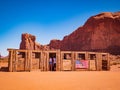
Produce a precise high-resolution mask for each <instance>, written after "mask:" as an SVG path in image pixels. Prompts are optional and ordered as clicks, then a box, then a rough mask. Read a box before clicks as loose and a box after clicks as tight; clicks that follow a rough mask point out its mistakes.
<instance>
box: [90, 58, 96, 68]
mask: <svg viewBox="0 0 120 90" xmlns="http://www.w3.org/2000/svg"><path fill="white" fill-rule="evenodd" d="M90 70H96V63H95V60H90Z"/></svg>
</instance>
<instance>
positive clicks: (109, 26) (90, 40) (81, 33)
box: [20, 12, 120, 54]
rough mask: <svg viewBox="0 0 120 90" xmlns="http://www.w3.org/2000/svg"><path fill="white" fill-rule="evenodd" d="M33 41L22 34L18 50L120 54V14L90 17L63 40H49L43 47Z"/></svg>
mask: <svg viewBox="0 0 120 90" xmlns="http://www.w3.org/2000/svg"><path fill="white" fill-rule="evenodd" d="M35 40H36V38H35V36H33V35H31V34H22V41H21V44H20V49H32V50H41V49H42V50H43V49H44V50H48V49H61V50H71V51H79V50H80V51H104V52H110V53H113V54H120V12H116V13H110V12H105V13H101V14H98V15H95V16H92V17H90V18H89V19H88V20H87V22H86V23H85V24H84V25H83V26H82V27H79V28H78V29H77V30H75V31H74V32H72V33H71V34H70V35H68V36H65V37H64V38H63V40H51V41H50V43H49V44H48V45H45V46H43V45H40V44H37V43H36V42H35Z"/></svg>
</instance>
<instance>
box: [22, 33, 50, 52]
mask: <svg viewBox="0 0 120 90" xmlns="http://www.w3.org/2000/svg"><path fill="white" fill-rule="evenodd" d="M21 40H22V41H21V43H20V49H27V50H49V46H47V45H44V46H43V45H40V44H39V43H37V42H36V37H35V36H34V35H31V34H28V33H24V34H22V37H21Z"/></svg>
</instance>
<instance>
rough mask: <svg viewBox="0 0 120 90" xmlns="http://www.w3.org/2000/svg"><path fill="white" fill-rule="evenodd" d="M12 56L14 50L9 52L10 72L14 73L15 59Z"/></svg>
mask: <svg viewBox="0 0 120 90" xmlns="http://www.w3.org/2000/svg"><path fill="white" fill-rule="evenodd" d="M12 55H13V50H10V51H9V71H10V72H12V71H13V69H12V64H13V63H12V59H13V57H12Z"/></svg>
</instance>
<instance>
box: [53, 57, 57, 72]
mask: <svg viewBox="0 0 120 90" xmlns="http://www.w3.org/2000/svg"><path fill="white" fill-rule="evenodd" d="M53 64H54V68H53V70H54V71H56V58H55V57H54V58H53Z"/></svg>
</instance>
